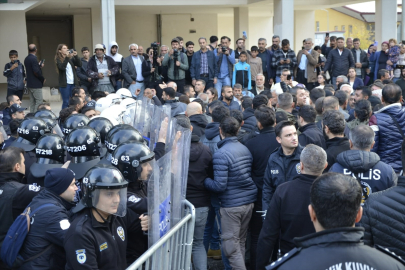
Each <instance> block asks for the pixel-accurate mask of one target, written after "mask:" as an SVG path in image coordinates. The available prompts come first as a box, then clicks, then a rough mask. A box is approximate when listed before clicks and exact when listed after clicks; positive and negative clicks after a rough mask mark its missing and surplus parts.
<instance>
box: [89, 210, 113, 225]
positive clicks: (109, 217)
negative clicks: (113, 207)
mask: <svg viewBox="0 0 405 270" xmlns="http://www.w3.org/2000/svg"><path fill="white" fill-rule="evenodd" d="M93 209H94V210H95V211H96V212H97V214H98V215H99V216H100V217H101V219H102V220H103V221H104V222H107V223H110V221H111V215H109V216H108V218H107V219H105V218H103V216H102V215H101V214H100V212H99V211H98V210H97V208H95V207H94V206H93Z"/></svg>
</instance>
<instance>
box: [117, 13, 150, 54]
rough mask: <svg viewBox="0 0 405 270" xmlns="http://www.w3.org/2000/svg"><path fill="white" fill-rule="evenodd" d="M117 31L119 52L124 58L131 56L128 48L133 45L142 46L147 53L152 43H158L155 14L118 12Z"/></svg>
mask: <svg viewBox="0 0 405 270" xmlns="http://www.w3.org/2000/svg"><path fill="white" fill-rule="evenodd" d="M115 29H116V30H115V31H116V39H117V40H116V42H117V43H118V45H119V46H120V50H119V52H120V53H121V54H122V55H123V56H124V57H126V56H128V55H129V49H128V46H129V44H131V43H136V44H138V45H142V46H143V47H144V52H145V50H146V48H147V47H149V46H150V44H151V43H152V42H154V41H157V20H156V15H154V14H137V13H135V14H134V12H126V11H116V12H115Z"/></svg>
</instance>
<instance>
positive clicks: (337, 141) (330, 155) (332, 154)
mask: <svg viewBox="0 0 405 270" xmlns="http://www.w3.org/2000/svg"><path fill="white" fill-rule="evenodd" d="M347 150H350V143H349V139H348V138H346V137H335V138H333V139H330V140H327V141H326V155H327V161H328V167H326V169H325V172H327V171H329V169H330V167H332V165H333V164H335V163H336V157H337V156H338V155H339V154H340V153H342V152H343V151H347Z"/></svg>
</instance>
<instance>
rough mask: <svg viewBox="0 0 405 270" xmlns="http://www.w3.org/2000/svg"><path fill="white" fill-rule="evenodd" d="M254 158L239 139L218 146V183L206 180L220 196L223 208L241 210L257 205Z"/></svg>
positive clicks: (230, 139) (216, 179) (216, 158)
mask: <svg viewBox="0 0 405 270" xmlns="http://www.w3.org/2000/svg"><path fill="white" fill-rule="evenodd" d="M252 161H253V158H252V155H251V154H250V152H249V150H248V149H247V148H246V146H244V145H243V144H241V143H240V142H238V140H237V138H236V137H229V138H225V139H224V140H222V141H220V142H219V143H218V151H217V152H216V153H215V154H214V157H213V164H214V179H211V178H206V179H205V181H204V185H205V187H206V188H207V189H208V190H210V191H212V192H216V193H219V194H218V195H219V203H220V205H221V207H237V206H241V205H246V204H250V203H253V202H255V201H256V197H257V188H256V185H255V183H254V182H253V180H252V177H251V169H252Z"/></svg>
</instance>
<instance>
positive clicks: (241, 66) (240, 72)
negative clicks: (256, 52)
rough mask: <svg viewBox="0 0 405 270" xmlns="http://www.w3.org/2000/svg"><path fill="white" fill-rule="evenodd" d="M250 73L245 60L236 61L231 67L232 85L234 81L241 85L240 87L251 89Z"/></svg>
mask: <svg viewBox="0 0 405 270" xmlns="http://www.w3.org/2000/svg"><path fill="white" fill-rule="evenodd" d="M251 77H252V75H251V73H250V65H249V64H248V63H246V62H238V63H237V64H236V65H235V66H234V68H233V76H232V86H234V85H235V84H236V83H239V84H241V85H242V89H244V88H247V89H248V90H251V89H252V81H251V80H252V78H251Z"/></svg>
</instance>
